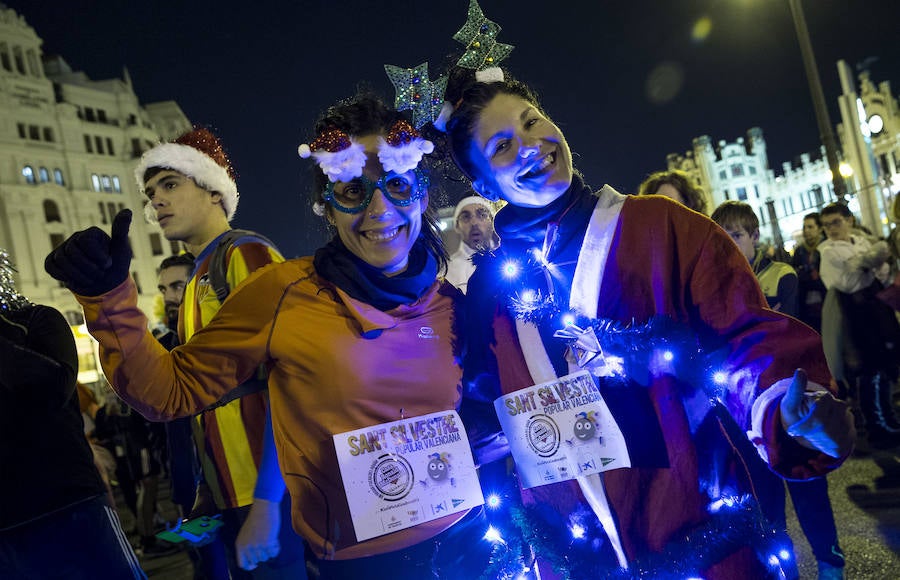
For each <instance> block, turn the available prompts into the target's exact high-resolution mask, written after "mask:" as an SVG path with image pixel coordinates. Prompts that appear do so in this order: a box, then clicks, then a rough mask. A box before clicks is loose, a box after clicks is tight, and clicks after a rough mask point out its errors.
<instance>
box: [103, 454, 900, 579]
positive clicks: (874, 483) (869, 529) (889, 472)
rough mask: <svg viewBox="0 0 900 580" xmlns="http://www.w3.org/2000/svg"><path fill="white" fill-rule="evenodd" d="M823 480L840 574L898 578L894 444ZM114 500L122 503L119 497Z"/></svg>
mask: <svg viewBox="0 0 900 580" xmlns="http://www.w3.org/2000/svg"><path fill="white" fill-rule="evenodd" d="M828 482H829V495H830V496H831V503H832V506H833V507H834V512H835V520H836V522H837V527H838V536H839V540H840V543H841V547H842V548H843V550H844V553H845V554H846V556H847V567H846V568H845V578H847V579H849V580H868V579H871V580H886V579H891V578H900V449H896V450H894V451H893V452H885V451H880V452H870V451H868V450H867V449H866V448H865V446H864V444H861V445H860V448H859V449H858V450H857V452H856V453H855V454H854V456H853V457H851V458H850V459H849V460H848V461H847V462H846V463H845V464H844V465H843V466H841V468H840V469H838V470H837V471H835V472H834V473H832V474H831V475H829V476H828ZM168 497H169V495H168V482H167V481H165V480H163V481H161V483H160V510H161V515H162V517H163V518H164V519H166V520H169V521H174V520H175V519H176V512H175V508H174V506H173V505H172V504H171V502H170V501H169V499H168ZM119 500H121V498H119ZM788 502H790V495H788ZM119 505H120V506H122V505H124V504H123V503H122V502H121V501H119ZM120 514H121V518H122V524H123V526H124V528H125V529H126V530H129V529H132V528H133V526H134V518H133V517H132V516H131V514H130V513H129V511H128V510H127V509H126V508H124V507H121V508H120ZM788 532H789V533H790V536H791V538H792V539H793V541H794V547H795V550H796V558H797V565H798V568H799V570H800V578H801V580H807V579H811V580H814V579H815V578H816V576H817V567H816V561H815V558H814V557H813V555H812V552H811V551H810V549H809V545H808V544H807V543H806V540H805V538H804V537H803V532H802V531H801V530H800V527H799V525H798V523H797V519H796V517H795V516H794V514H793V507H792V506H791V505H790V503H789V505H788ZM131 540H132V543H133V544H134V545H137V543H138V538H137V536H131ZM141 563H142V565H143V566H144V570H145V571H146V572H147V575H148V576H149V577H150V578H152V579H154V580H192V579H193V577H194V576H193V568H192V565H191V562H190V559H189V558H188V556H187V554H186V553H185V552H184V551H179V552H176V553H174V554H171V555H168V556H164V557H156V558H147V557H143V556H142V557H141ZM216 580H218V579H216Z"/></svg>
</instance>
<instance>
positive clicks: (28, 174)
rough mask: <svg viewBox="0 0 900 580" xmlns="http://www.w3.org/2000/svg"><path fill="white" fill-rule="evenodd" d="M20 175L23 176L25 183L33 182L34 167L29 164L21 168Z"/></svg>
mask: <svg viewBox="0 0 900 580" xmlns="http://www.w3.org/2000/svg"><path fill="white" fill-rule="evenodd" d="M22 176H23V177H24V178H25V183H34V169H33V168H32V167H31V165H26V166H25V167H23V168H22Z"/></svg>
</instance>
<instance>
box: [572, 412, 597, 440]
mask: <svg viewBox="0 0 900 580" xmlns="http://www.w3.org/2000/svg"><path fill="white" fill-rule="evenodd" d="M596 414H597V413H596V412H595V411H582V412H581V413H578V414H577V415H576V417H577V419H576V420H575V425H574V427H573V428H572V429H573V431H574V432H575V437H576V438H578V439H580V440H581V441H588V440H590V439H593V438H594V436H595V435H596V434H597V424H596V422H595V418H594V416H595V415H596Z"/></svg>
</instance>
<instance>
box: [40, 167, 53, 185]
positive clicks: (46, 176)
mask: <svg viewBox="0 0 900 580" xmlns="http://www.w3.org/2000/svg"><path fill="white" fill-rule="evenodd" d="M38 175H39V176H40V178H41V183H47V182H48V181H50V172H49V171H47V168H46V167H41V168H40V169H38Z"/></svg>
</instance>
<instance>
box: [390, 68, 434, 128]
mask: <svg viewBox="0 0 900 580" xmlns="http://www.w3.org/2000/svg"><path fill="white" fill-rule="evenodd" d="M384 70H385V72H386V73H387V76H388V78H389V79H391V83H393V85H394V90H395V91H396V92H397V97H396V98H395V99H394V108H396V109H397V110H398V111H405V110H407V109H410V110H412V112H413V123H414V124H415V126H416V129H420V128H421V127H422V125H424V124H425V123H428V122H429V121H433V120H434V119H435V117H437V116H438V114H439V113H440V112H441V105H442V104H443V102H444V91H446V90H447V76H446V75H444V76H442V77H438V78H437V79H435V80H433V81H432V80H431V79H429V78H428V63H427V62H423V63H422V64H420V65H419V66H417V67H415V68H402V67H399V66H394V65H392V64H386V65H384Z"/></svg>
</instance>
